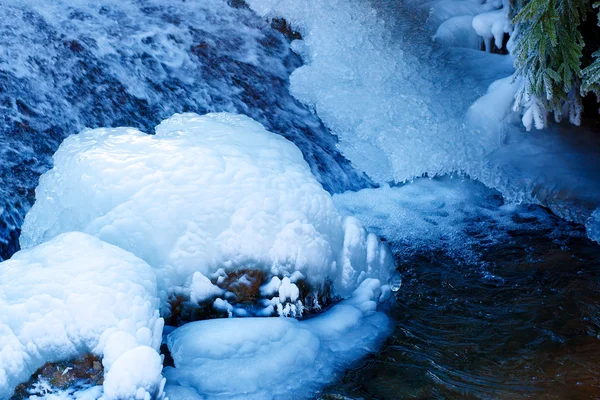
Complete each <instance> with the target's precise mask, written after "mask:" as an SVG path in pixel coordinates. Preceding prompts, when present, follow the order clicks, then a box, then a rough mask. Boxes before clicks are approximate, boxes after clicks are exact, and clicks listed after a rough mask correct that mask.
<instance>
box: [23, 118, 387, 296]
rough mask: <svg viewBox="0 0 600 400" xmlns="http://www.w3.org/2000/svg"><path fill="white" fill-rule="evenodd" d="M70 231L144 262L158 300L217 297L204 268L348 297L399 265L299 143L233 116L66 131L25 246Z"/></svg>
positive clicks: (33, 212)
mask: <svg viewBox="0 0 600 400" xmlns="http://www.w3.org/2000/svg"><path fill="white" fill-rule="evenodd" d="M73 230H78V231H83V232H86V233H89V234H92V235H95V236H97V237H98V238H100V239H102V240H104V241H106V242H109V243H112V244H115V245H117V246H119V247H121V248H123V249H126V250H128V251H131V252H132V253H134V254H135V255H137V256H139V257H140V258H142V259H144V260H145V261H147V262H148V263H149V264H150V265H151V266H152V267H154V269H155V271H156V273H157V277H158V286H159V294H160V296H161V298H162V299H163V300H165V299H166V298H167V297H168V295H169V294H171V293H172V292H173V291H175V290H179V291H181V290H182V289H181V288H183V290H184V291H185V290H187V292H188V293H190V292H192V293H195V294H194V296H196V297H198V298H199V297H202V296H203V293H202V292H197V290H196V289H195V288H198V287H200V288H208V289H210V290H209V291H210V292H211V293H218V291H219V290H218V288H214V287H212V286H207V282H206V279H205V278H203V277H202V275H203V276H204V277H207V278H211V279H216V278H215V277H216V275H215V274H217V275H218V274H219V272H220V271H225V273H229V272H232V271H239V270H261V271H263V272H264V274H265V279H268V278H269V277H272V276H278V277H280V278H282V279H283V278H285V277H290V276H292V274H294V273H295V272H300V273H301V274H302V276H303V277H304V278H305V279H306V282H307V283H308V284H309V286H311V287H313V288H316V289H317V290H318V289H319V288H320V287H322V286H323V285H325V284H326V282H333V284H334V288H335V290H336V293H337V294H340V295H342V296H344V295H348V294H350V293H352V291H353V290H354V289H355V288H356V287H357V286H358V284H360V282H361V281H362V280H364V279H365V278H367V277H376V278H382V279H386V275H387V272H388V270H389V269H390V267H392V266H393V263H392V258H391V255H390V252H389V250H388V248H387V246H386V245H384V244H380V243H379V240H378V239H377V238H375V237H373V236H369V235H367V233H366V232H365V230H364V229H363V228H362V226H361V225H360V223H359V222H358V220H355V219H348V220H345V221H344V220H342V218H341V217H340V215H339V214H338V212H337V210H336V208H335V207H334V205H333V202H332V200H331V196H330V195H329V193H327V192H326V191H325V190H324V189H323V188H322V187H321V185H320V184H319V183H318V182H317V180H316V179H315V178H314V177H313V175H312V174H311V172H310V169H309V167H308V164H307V163H306V162H305V161H304V159H303V156H302V153H301V152H300V151H299V150H298V148H297V147H296V146H295V145H294V144H292V143H291V142H289V141H287V140H286V139H285V138H283V137H281V136H278V135H275V134H273V133H270V132H268V131H266V130H265V129H264V127H263V126H262V125H261V124H259V123H257V122H255V121H253V120H252V119H250V118H248V117H245V116H241V115H233V114H227V113H219V114H208V115H205V116H198V115H196V114H179V115H175V116H173V117H172V118H170V119H168V120H166V121H164V122H162V123H161V124H160V125H159V126H158V127H157V128H156V134H155V135H147V134H145V133H142V132H140V131H138V130H135V129H131V128H116V129H95V130H87V131H84V132H82V133H80V134H79V135H73V136H71V137H69V138H68V139H66V140H65V141H64V142H63V144H62V145H61V146H60V148H59V150H58V151H57V153H56V154H55V156H54V168H53V169H52V170H50V171H49V172H47V173H46V174H44V175H43V176H42V177H41V179H40V185H39V187H38V188H37V190H36V202H35V205H34V206H33V208H32V209H31V211H30V212H29V213H28V214H27V217H26V220H25V223H24V225H23V233H22V236H21V245H22V246H23V247H24V248H27V247H30V246H33V245H36V244H38V243H41V242H44V241H46V240H48V239H50V238H52V237H54V236H56V235H58V234H60V233H61V232H67V231H73ZM198 273H200V274H202V275H198ZM195 274H196V275H195ZM194 275H195V276H196V278H194ZM202 282H203V285H200V283H202ZM210 283H214V282H208V284H210ZM177 288H178V289H177ZM208 289H207V290H208ZM195 290H196V292H194V291H195ZM202 290H204V289H201V291H202Z"/></svg>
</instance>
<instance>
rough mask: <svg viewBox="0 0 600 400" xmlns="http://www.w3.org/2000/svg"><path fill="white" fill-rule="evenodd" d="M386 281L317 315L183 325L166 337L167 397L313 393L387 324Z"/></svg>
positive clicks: (370, 346) (377, 340)
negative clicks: (382, 304)
mask: <svg viewBox="0 0 600 400" xmlns="http://www.w3.org/2000/svg"><path fill="white" fill-rule="evenodd" d="M388 296H389V289H388V287H387V286H385V287H381V286H380V283H379V281H377V280H374V279H367V280H365V281H364V282H363V283H362V284H361V285H360V287H359V288H358V289H357V290H356V291H355V292H354V293H353V294H352V296H351V297H350V298H349V299H347V300H344V301H342V302H341V303H339V304H337V305H336V306H334V307H333V308H331V309H330V310H329V311H327V312H325V313H323V314H321V315H320V316H318V317H316V318H312V319H309V320H305V321H298V320H295V319H288V318H241V319H216V320H209V321H199V322H193V323H190V324H187V325H185V326H183V327H181V328H178V329H177V330H175V331H173V332H172V333H171V334H170V335H169V336H168V339H167V342H168V346H169V349H170V350H171V355H172V356H173V359H174V361H175V368H171V367H169V368H166V369H165V376H166V377H167V388H166V392H167V394H168V395H169V396H170V397H172V398H178V399H217V398H227V399H273V398H289V399H302V398H311V397H312V396H313V395H314V393H315V392H316V391H317V390H319V389H320V388H322V387H323V386H325V385H326V384H328V383H330V382H331V381H332V380H333V379H335V378H336V377H337V376H338V375H339V374H340V373H342V372H343V370H344V369H345V368H348V367H349V366H350V364H351V363H352V362H353V361H354V360H356V359H358V358H360V357H362V356H364V355H365V354H366V353H367V352H369V351H373V350H375V349H376V348H377V347H378V345H380V344H381V342H382V341H383V339H384V338H385V337H386V336H387V334H388V333H389V331H390V329H391V321H390V320H389V319H388V317H387V316H386V315H385V314H384V313H382V312H379V311H377V304H378V303H379V301H380V300H384V299H385V298H386V297H388Z"/></svg>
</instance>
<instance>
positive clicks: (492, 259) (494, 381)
mask: <svg viewBox="0 0 600 400" xmlns="http://www.w3.org/2000/svg"><path fill="white" fill-rule="evenodd" d="M539 211H542V210H539ZM547 218H549V219H550V220H551V221H552V226H551V228H548V227H545V228H543V229H536V228H534V229H532V228H531V226H530V225H528V221H518V223H524V224H526V225H527V226H524V227H523V229H515V230H511V231H509V232H508V237H507V238H506V240H503V241H502V242H501V243H497V244H494V245H492V246H487V247H480V248H479V249H477V250H476V251H477V252H478V253H479V256H480V259H479V261H478V262H477V263H464V262H460V261H457V260H456V258H455V257H452V256H449V255H448V253H447V252H444V251H437V252H436V251H427V252H424V253H416V254H413V255H411V256H408V257H406V256H404V257H402V259H398V260H397V265H398V271H399V272H400V274H401V276H402V282H403V283H402V286H401V288H400V290H399V291H398V292H397V294H396V302H395V308H394V310H393V315H394V317H395V319H396V321H397V323H396V330H395V332H394V334H393V336H392V338H391V339H390V340H389V341H388V343H387V345H386V346H385V348H384V349H383V350H382V351H381V352H380V353H379V354H377V355H374V356H372V357H370V358H369V359H367V360H364V361H363V362H362V363H360V365H358V366H357V367H356V369H354V370H352V371H349V372H348V373H347V375H346V376H345V378H344V380H343V382H342V383H340V384H339V385H336V386H334V387H332V388H330V390H329V391H328V393H330V394H342V395H346V396H348V397H350V398H353V399H355V398H356V399H357V398H365V399H402V398H415V399H436V398H439V399H442V398H450V399H461V398H473V399H516V398H532V399H540V398H544V399H593V398H598V397H599V396H600V364H599V362H598V361H600V246H598V245H597V244H596V243H594V242H591V241H590V240H589V239H587V238H586V237H585V232H584V231H583V230H582V229H581V228H579V227H577V226H574V225H570V224H567V223H565V222H563V221H561V220H559V219H558V218H556V217H554V216H551V215H548V216H547ZM529 222H531V221H529ZM492 229H493V228H492ZM473 234H474V235H478V232H473Z"/></svg>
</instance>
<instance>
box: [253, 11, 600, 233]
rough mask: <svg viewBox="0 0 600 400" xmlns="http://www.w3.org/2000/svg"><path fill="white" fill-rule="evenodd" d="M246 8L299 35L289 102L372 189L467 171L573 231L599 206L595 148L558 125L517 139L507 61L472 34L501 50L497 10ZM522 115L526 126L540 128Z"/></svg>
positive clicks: (584, 136)
mask: <svg viewBox="0 0 600 400" xmlns="http://www.w3.org/2000/svg"><path fill="white" fill-rule="evenodd" d="M248 3H249V5H250V6H251V7H252V8H253V9H254V10H255V11H256V12H257V13H259V14H260V15H263V16H265V17H283V18H286V19H287V20H288V21H290V22H291V23H292V24H293V26H294V27H295V28H296V29H298V30H299V31H300V32H301V33H302V38H303V40H302V41H301V42H300V41H296V42H293V43H292V49H294V50H295V51H298V52H299V54H300V55H301V56H302V57H303V59H304V61H305V63H306V64H305V65H303V66H302V67H300V68H299V69H297V70H296V71H295V72H294V73H293V74H292V76H291V91H292V94H293V95H295V96H296V97H297V98H298V99H300V100H301V101H303V102H305V103H306V104H308V105H310V106H311V107H313V108H314V109H315V111H316V113H317V114H318V115H319V116H320V117H321V118H322V120H323V121H324V123H325V124H326V125H327V126H328V127H329V128H330V129H331V130H332V131H333V132H334V133H335V134H336V135H338V137H339V140H340V144H339V147H340V149H341V150H342V152H343V154H344V155H345V156H346V157H347V158H348V159H350V161H352V163H353V164H354V165H355V166H357V167H358V168H359V169H361V170H363V171H365V172H366V173H367V174H368V175H369V176H370V177H371V178H373V179H374V180H375V181H377V182H379V183H381V184H385V183H388V182H406V181H409V180H412V179H414V178H415V177H419V176H422V175H423V174H427V175H429V176H435V175H443V174H449V173H454V172H460V173H466V174H467V175H469V176H470V177H472V178H474V179H477V180H479V181H481V182H483V183H484V184H485V185H487V186H488V187H491V188H494V189H497V190H498V191H500V192H501V193H502V195H503V196H504V197H505V198H506V200H508V201H511V202H528V203H534V204H541V205H544V206H547V207H549V208H550V209H551V210H552V211H553V212H555V213H556V214H557V215H559V216H561V217H563V218H565V219H567V220H570V221H575V222H578V223H581V224H584V223H585V222H586V221H587V220H588V218H589V217H590V215H591V213H592V212H593V211H594V209H596V208H597V207H598V206H599V205H600V191H599V190H598V187H599V185H598V177H599V176H600V174H598V171H600V165H599V163H598V161H597V160H598V155H599V154H600V149H599V148H598V143H597V140H594V139H593V138H590V137H591V136H592V135H588V133H589V132H584V131H579V132H578V133H577V135H576V136H577V138H574V137H573V136H575V135H572V134H571V133H569V132H565V131H568V129H564V128H562V127H560V126H558V127H557V126H553V127H552V128H551V129H548V130H546V131H545V132H544V133H543V134H542V135H540V134H537V133H535V132H525V129H523V128H522V122H521V121H520V120H519V118H515V117H516V114H518V113H515V112H513V110H512V104H513V103H514V100H515V98H514V96H515V93H516V92H517V90H518V84H519V82H511V78H508V79H506V78H507V77H510V76H511V75H512V74H513V73H514V68H513V65H512V64H513V61H512V59H511V57H510V56H505V55H499V54H492V53H486V52H482V51H479V50H478V48H479V45H480V44H481V41H482V40H483V39H484V38H482V37H481V36H479V35H477V32H478V31H479V33H480V34H482V35H484V36H485V37H486V38H487V39H488V41H489V42H491V41H492V39H493V41H494V42H496V41H497V42H498V43H497V44H500V39H501V37H503V36H504V32H505V31H506V30H508V29H509V27H507V25H506V21H507V20H506V14H505V12H506V7H505V6H506V4H505V3H506V2H505V1H502V0H492V1H484V2H482V1H480V0H437V1H432V2H423V1H421V0H408V1H406V2H391V1H383V0H375V1H372V2H354V1H352V2H339V1H337V2H328V1H321V0H302V1H296V0H249V1H248ZM423 27H425V29H423ZM476 29H477V30H476ZM427 35H431V36H430V37H427ZM474 35H475V36H477V37H479V39H477V38H476V37H474ZM490 35H491V36H490ZM431 37H433V38H434V39H435V42H436V43H437V45H435V46H432V45H431ZM436 46H437V47H436ZM509 47H510V46H509ZM498 80H500V81H498ZM496 81H498V82H496ZM482 96H483V97H482ZM478 99H479V100H478ZM520 111H525V112H526V110H517V112H520ZM526 114H527V118H525V120H524V121H523V122H525V123H526V124H528V125H532V124H535V123H539V122H540V121H538V120H536V117H535V115H534V113H533V112H531V113H526ZM542 122H543V121H542ZM557 149H558V151H557Z"/></svg>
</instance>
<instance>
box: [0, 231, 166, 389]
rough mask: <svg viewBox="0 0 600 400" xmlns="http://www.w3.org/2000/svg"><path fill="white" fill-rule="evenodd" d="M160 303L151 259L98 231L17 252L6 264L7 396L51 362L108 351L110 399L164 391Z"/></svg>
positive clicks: (2, 273) (3, 382)
mask: <svg viewBox="0 0 600 400" xmlns="http://www.w3.org/2000/svg"><path fill="white" fill-rule="evenodd" d="M158 304H159V300H158V297H157V290H156V278H155V276H154V272H153V271H152V269H151V268H150V266H149V265H148V264H147V263H145V262H144V261H143V260H141V259H139V258H137V257H135V256H134V255H133V254H131V253H129V252H127V251H124V250H122V249H120V248H118V247H116V246H113V245H111V244H108V243H104V242H102V241H100V240H99V239H97V238H95V237H93V236H90V235H87V234H84V233H78V232H73V233H66V234H62V235H59V236H58V237H56V238H54V239H52V240H50V241H48V242H46V243H44V244H41V245H39V246H36V247H32V248H29V249H26V250H22V251H20V252H18V253H16V254H15V255H14V256H13V257H12V259H10V260H8V261H5V262H3V263H2V264H0V398H2V399H7V398H9V397H10V396H11V395H12V392H13V390H14V389H15V387H16V386H17V385H18V384H19V383H21V382H26V381H27V380H28V379H29V377H30V375H31V374H32V373H33V372H34V371H35V370H36V369H37V368H39V367H41V366H42V365H43V364H44V363H46V362H56V361H61V360H69V359H72V358H75V357H78V356H81V355H84V354H89V353H92V354H95V355H98V356H101V357H103V360H102V363H103V365H104V370H105V372H106V375H105V388H106V389H110V390H106V392H105V396H104V398H105V399H106V400H109V399H123V398H134V397H135V396H136V395H145V394H148V395H149V396H154V397H153V398H161V394H160V393H161V390H162V385H164V382H163V378H162V376H161V371H160V365H161V364H162V362H161V357H160V355H159V354H158V352H157V350H158V348H159V346H160V341H161V333H162V328H163V320H162V319H161V318H159V315H158ZM132 354H137V355H142V356H143V357H137V356H136V357H135V359H136V360H135V362H132V361H131V358H132ZM139 365H144V366H145V368H144V369H139V368H137V367H138V366H139ZM124 366H127V367H125V368H124ZM157 366H158V367H157ZM130 367H136V368H130ZM141 398H142V399H143V398H144V397H143V396H142V397H141Z"/></svg>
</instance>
